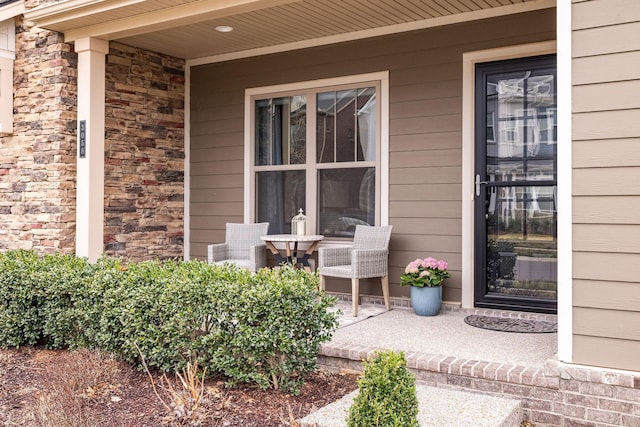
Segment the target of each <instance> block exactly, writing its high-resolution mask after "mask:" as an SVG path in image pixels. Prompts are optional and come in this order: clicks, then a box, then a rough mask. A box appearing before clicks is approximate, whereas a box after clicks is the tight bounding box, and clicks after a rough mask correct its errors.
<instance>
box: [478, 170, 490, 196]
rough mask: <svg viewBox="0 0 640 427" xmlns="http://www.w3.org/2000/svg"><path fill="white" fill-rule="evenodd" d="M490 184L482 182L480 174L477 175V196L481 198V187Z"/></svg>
mask: <svg viewBox="0 0 640 427" xmlns="http://www.w3.org/2000/svg"><path fill="white" fill-rule="evenodd" d="M482 184H488V182H487V181H480V174H479V173H477V174H476V196H480V185H482Z"/></svg>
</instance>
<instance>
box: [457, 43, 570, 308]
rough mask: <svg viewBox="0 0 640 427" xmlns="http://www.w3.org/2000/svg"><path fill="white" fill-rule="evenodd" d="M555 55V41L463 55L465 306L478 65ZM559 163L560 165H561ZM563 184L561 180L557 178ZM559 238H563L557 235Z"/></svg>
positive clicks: (469, 295) (469, 303)
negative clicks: (476, 72)
mask: <svg viewBox="0 0 640 427" xmlns="http://www.w3.org/2000/svg"><path fill="white" fill-rule="evenodd" d="M555 52H556V42H555V41H554V40H550V41H545V42H539V43H530V44H522V45H515V46H508V47H501V48H497V49H487V50H479V51H474V52H466V53H464V54H463V55H462V307H464V308H473V306H474V294H473V290H474V286H473V283H474V282H473V281H474V277H473V272H474V253H473V252H474V251H473V244H474V239H473V197H474V193H473V173H474V149H475V147H474V92H475V84H474V82H475V65H476V64H477V63H480V62H490V61H501V60H506V59H514V58H524V57H528V56H536V55H545V54H551V53H555ZM558 164H560V162H558ZM558 181H560V178H559V179H558ZM558 238H560V236H558Z"/></svg>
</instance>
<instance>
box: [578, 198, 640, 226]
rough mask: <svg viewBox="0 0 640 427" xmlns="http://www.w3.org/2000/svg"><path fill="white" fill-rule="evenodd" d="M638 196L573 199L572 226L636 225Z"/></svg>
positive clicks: (638, 205)
mask: <svg viewBox="0 0 640 427" xmlns="http://www.w3.org/2000/svg"><path fill="white" fill-rule="evenodd" d="M638 212H640V196H633V197H629V196H627V197H624V196H606V197H604V196H590V197H585V196H582V197H574V198H573V223H574V224H633V225H635V224H638Z"/></svg>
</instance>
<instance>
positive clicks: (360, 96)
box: [316, 87, 377, 163]
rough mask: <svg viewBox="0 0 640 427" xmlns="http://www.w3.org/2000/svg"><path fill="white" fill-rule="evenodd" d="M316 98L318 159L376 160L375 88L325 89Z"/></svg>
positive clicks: (344, 160)
mask: <svg viewBox="0 0 640 427" xmlns="http://www.w3.org/2000/svg"><path fill="white" fill-rule="evenodd" d="M316 100H317V112H316V114H317V118H316V120H317V125H316V138H317V144H316V156H317V161H318V163H333V162H356V161H372V160H375V152H376V126H377V124H376V92H375V88H373V87H368V88H360V89H350V90H340V91H334V92H322V93H319V94H318V95H317V98H316Z"/></svg>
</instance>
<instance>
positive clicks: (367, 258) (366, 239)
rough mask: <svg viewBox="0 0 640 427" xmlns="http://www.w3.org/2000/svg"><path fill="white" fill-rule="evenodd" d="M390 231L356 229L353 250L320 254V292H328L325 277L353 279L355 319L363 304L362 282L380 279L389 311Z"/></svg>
mask: <svg viewBox="0 0 640 427" xmlns="http://www.w3.org/2000/svg"><path fill="white" fill-rule="evenodd" d="M391 228H392V226H391V225H387V226H385V227H370V226H365V225H357V226H356V232H355V235H354V237H353V246H351V247H341V248H320V249H319V251H318V269H319V272H320V273H319V274H320V288H321V289H323V290H324V289H325V276H330V277H342V278H346V279H351V294H352V295H351V296H352V298H353V315H354V316H357V315H358V305H359V303H360V279H368V278H372V277H380V278H381V281H382V295H383V296H384V304H385V306H386V307H387V310H389V308H390V304H389V272H388V269H389V268H388V263H389V238H390V237H391Z"/></svg>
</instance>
